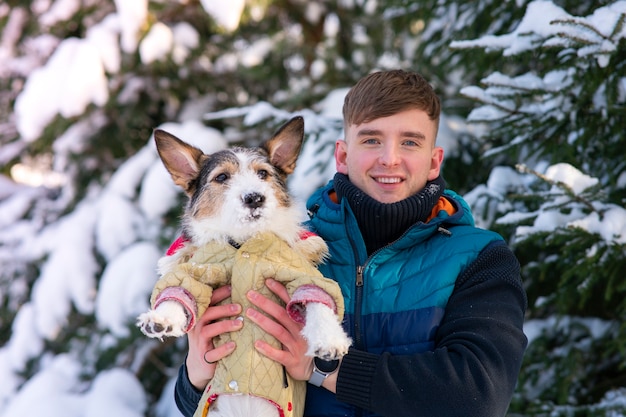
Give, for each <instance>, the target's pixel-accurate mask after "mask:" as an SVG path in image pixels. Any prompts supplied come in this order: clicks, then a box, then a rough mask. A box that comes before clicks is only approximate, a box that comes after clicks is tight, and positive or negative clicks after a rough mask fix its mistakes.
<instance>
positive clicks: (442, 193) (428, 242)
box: [176, 70, 527, 417]
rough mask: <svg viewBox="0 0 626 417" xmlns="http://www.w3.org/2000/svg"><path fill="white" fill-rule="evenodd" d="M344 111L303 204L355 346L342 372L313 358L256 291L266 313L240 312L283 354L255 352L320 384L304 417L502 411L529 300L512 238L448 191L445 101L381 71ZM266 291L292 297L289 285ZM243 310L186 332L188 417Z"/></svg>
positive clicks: (414, 77) (183, 389) (408, 76)
mask: <svg viewBox="0 0 626 417" xmlns="http://www.w3.org/2000/svg"><path fill="white" fill-rule="evenodd" d="M343 113H344V114H343V116H344V128H345V138H344V139H343V140H338V141H337V143H336V148H335V160H336V166H337V174H336V175H335V177H334V179H333V181H331V182H330V183H329V184H328V185H327V186H325V187H324V188H322V189H320V190H318V191H317V192H316V193H315V194H314V195H313V196H312V197H311V198H310V199H309V201H308V202H307V208H308V209H309V212H310V216H311V219H310V221H309V227H310V228H311V230H312V231H314V232H316V233H318V234H319V235H320V236H321V237H322V238H324V239H325V240H326V242H327V243H328V245H329V249H330V254H331V257H330V259H329V261H328V262H327V263H326V264H324V265H322V266H321V267H320V271H321V272H322V274H323V275H324V276H326V277H329V278H332V279H335V280H336V281H337V282H338V283H339V285H340V287H341V290H342V292H343V295H344V298H345V306H346V321H345V328H346V330H347V331H348V332H349V333H350V336H351V337H352V339H353V346H352V348H351V349H350V351H349V353H348V354H347V355H346V356H345V357H343V359H342V360H341V361H340V363H338V364H337V363H332V362H331V363H323V362H322V361H319V360H318V359H316V360H315V362H314V361H313V358H310V357H307V356H305V355H304V352H305V351H306V341H305V340H303V339H302V337H301V336H300V334H299V331H300V328H301V325H299V324H297V323H295V322H293V321H292V320H290V319H289V318H288V317H287V315H286V313H285V309H284V307H282V306H279V305H278V304H276V303H273V302H271V301H269V300H268V299H267V298H264V297H262V296H260V295H259V294H258V293H255V292H250V293H249V294H248V297H249V298H250V300H251V301H252V303H253V304H254V305H255V306H257V307H258V310H253V309H250V310H248V311H246V312H244V314H246V315H247V317H249V318H250V319H251V320H253V321H254V322H255V323H257V324H259V325H260V326H261V327H262V328H263V329H264V330H265V331H267V332H268V333H270V334H272V335H273V336H274V337H276V338H277V339H278V340H279V341H280V342H281V343H282V345H283V348H282V350H281V349H275V348H272V347H271V346H268V345H267V344H265V343H263V342H260V341H259V342H257V343H256V345H255V347H256V348H257V349H258V350H259V351H260V352H261V353H262V354H264V355H266V356H268V357H269V358H271V359H274V360H276V361H278V362H279V363H281V364H283V365H284V366H285V369H286V371H287V372H289V374H290V375H291V376H292V377H294V378H295V379H298V380H308V381H309V382H311V383H310V384H308V387H307V403H306V409H305V416H309V417H314V416H327V417H328V416H376V415H382V416H394V417H400V416H411V417H416V416H437V417H444V416H485V417H487V416H489V417H494V416H503V415H505V413H506V410H507V408H508V406H509V403H510V401H511V397H512V395H513V390H514V388H515V384H516V381H517V377H518V374H519V370H520V367H521V362H522V356H523V353H524V350H525V348H526V343H527V340H526V337H525V336H524V334H523V331H522V326H523V319H524V313H525V309H526V295H525V292H524V290H523V287H522V283H521V279H520V268H519V263H518V262H517V260H516V259H515V256H514V255H513V253H512V252H511V250H510V249H509V248H508V247H507V246H506V244H505V242H504V241H503V239H502V238H501V237H500V236H498V235H497V234H495V233H493V232H489V231H485V230H481V229H478V228H476V227H474V221H473V218H472V215H471V212H470V209H469V207H468V206H467V204H466V203H465V202H464V201H463V199H462V198H461V197H460V196H458V195H457V194H456V193H454V192H453V191H451V190H446V189H445V182H444V181H443V179H442V177H441V175H440V170H441V165H442V162H443V149H442V148H440V147H437V146H436V143H435V139H436V136H437V130H438V124H439V115H440V103H439V99H438V97H437V95H436V94H435V92H434V91H433V89H432V88H431V86H430V85H429V84H428V82H427V81H426V80H425V79H424V78H423V77H421V76H420V75H419V74H416V73H412V72H406V71H401V70H396V71H385V72H377V73H373V74H370V75H368V76H366V77H364V78H363V79H361V80H360V81H359V82H358V83H357V84H356V85H355V86H354V87H353V88H352V89H351V90H350V92H349V93H348V95H347V96H346V99H345V103H344V108H343ZM266 285H267V286H268V287H269V288H270V289H271V290H272V291H274V292H275V293H276V294H278V295H279V296H280V297H281V298H282V299H283V301H285V302H286V301H288V298H289V296H288V295H287V293H286V291H285V289H284V287H282V286H281V285H280V284H278V283H277V282H275V281H273V280H268V281H267V283H266ZM229 291H230V290H229V288H227V287H225V288H222V289H220V291H219V292H218V291H216V292H215V294H214V299H213V303H218V302H220V301H222V300H224V299H226V298H227V297H228V296H229ZM213 303H212V304H213ZM240 310H241V308H240V307H239V306H238V305H232V304H226V305H223V306H215V307H212V308H209V309H208V310H207V312H206V314H205V315H204V316H203V318H202V320H201V322H200V323H199V325H197V326H196V328H195V329H194V330H192V332H190V333H189V335H188V337H189V354H188V356H187V359H186V363H185V364H184V365H183V366H182V367H181V371H180V374H179V378H178V381H177V386H176V401H177V404H178V406H179V408H180V409H181V411H182V412H183V414H185V415H191V414H193V412H194V411H195V408H196V405H197V402H198V400H199V398H200V395H201V392H202V389H203V388H204V387H205V386H206V384H207V383H208V382H209V381H210V379H211V377H212V374H213V371H214V368H215V365H214V364H212V363H211V362H214V361H217V360H219V359H221V358H223V357H224V356H226V355H228V354H230V353H231V352H232V350H233V349H234V346H229V345H223V346H220V347H218V348H214V346H213V344H212V338H213V337H215V336H217V335H218V334H221V333H223V332H230V331H237V330H238V329H239V328H240V327H241V325H242V324H241V321H240V320H236V318H235V317H236V316H237V315H239V314H240V313H241V311H240ZM261 312H264V313H265V314H262V313H261ZM224 318H229V319H228V320H220V319H224ZM314 365H315V366H314Z"/></svg>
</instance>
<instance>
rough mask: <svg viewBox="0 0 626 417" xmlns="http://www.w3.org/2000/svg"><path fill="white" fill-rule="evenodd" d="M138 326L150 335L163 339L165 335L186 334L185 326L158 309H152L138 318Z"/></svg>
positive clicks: (178, 335) (177, 335)
mask: <svg viewBox="0 0 626 417" xmlns="http://www.w3.org/2000/svg"><path fill="white" fill-rule="evenodd" d="M137 327H139V329H140V330H141V331H142V333H143V334H145V335H146V336H148V337H152V338H155V339H160V340H163V338H164V337H180V336H182V335H184V334H185V331H184V327H183V326H181V324H180V323H175V322H173V321H171V320H169V319H168V318H167V317H164V316H163V315H161V314H159V313H158V311H155V310H150V311H148V312H147V313H143V314H141V315H140V316H139V317H138V318H137Z"/></svg>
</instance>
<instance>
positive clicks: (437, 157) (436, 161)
mask: <svg viewBox="0 0 626 417" xmlns="http://www.w3.org/2000/svg"><path fill="white" fill-rule="evenodd" d="M443 153H444V152H443V148H442V147H441V146H435V147H434V148H433V154H432V157H431V159H430V171H429V173H428V181H432V180H434V179H435V178H437V177H439V174H440V173H441V164H442V163H443Z"/></svg>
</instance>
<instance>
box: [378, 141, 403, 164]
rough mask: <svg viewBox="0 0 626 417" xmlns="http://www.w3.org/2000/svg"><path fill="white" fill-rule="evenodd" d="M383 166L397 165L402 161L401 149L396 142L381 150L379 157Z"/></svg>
mask: <svg viewBox="0 0 626 417" xmlns="http://www.w3.org/2000/svg"><path fill="white" fill-rule="evenodd" d="M378 160H379V162H380V164H381V165H383V166H395V165H398V164H399V163H400V150H399V149H398V147H397V146H396V145H395V144H386V145H385V146H383V147H382V149H381V151H380V156H379V158H378Z"/></svg>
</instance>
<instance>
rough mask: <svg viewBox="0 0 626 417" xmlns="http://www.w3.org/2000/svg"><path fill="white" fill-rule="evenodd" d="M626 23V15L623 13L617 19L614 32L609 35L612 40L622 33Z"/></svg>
mask: <svg viewBox="0 0 626 417" xmlns="http://www.w3.org/2000/svg"><path fill="white" fill-rule="evenodd" d="M624 23H626V14H625V13H622V14H620V15H619V19H617V22H615V27H614V28H613V31H612V32H611V34H610V35H609V38H610V39H613V38H614V37H615V36H617V35H618V34H619V33H621V31H622V28H623V27H624Z"/></svg>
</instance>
